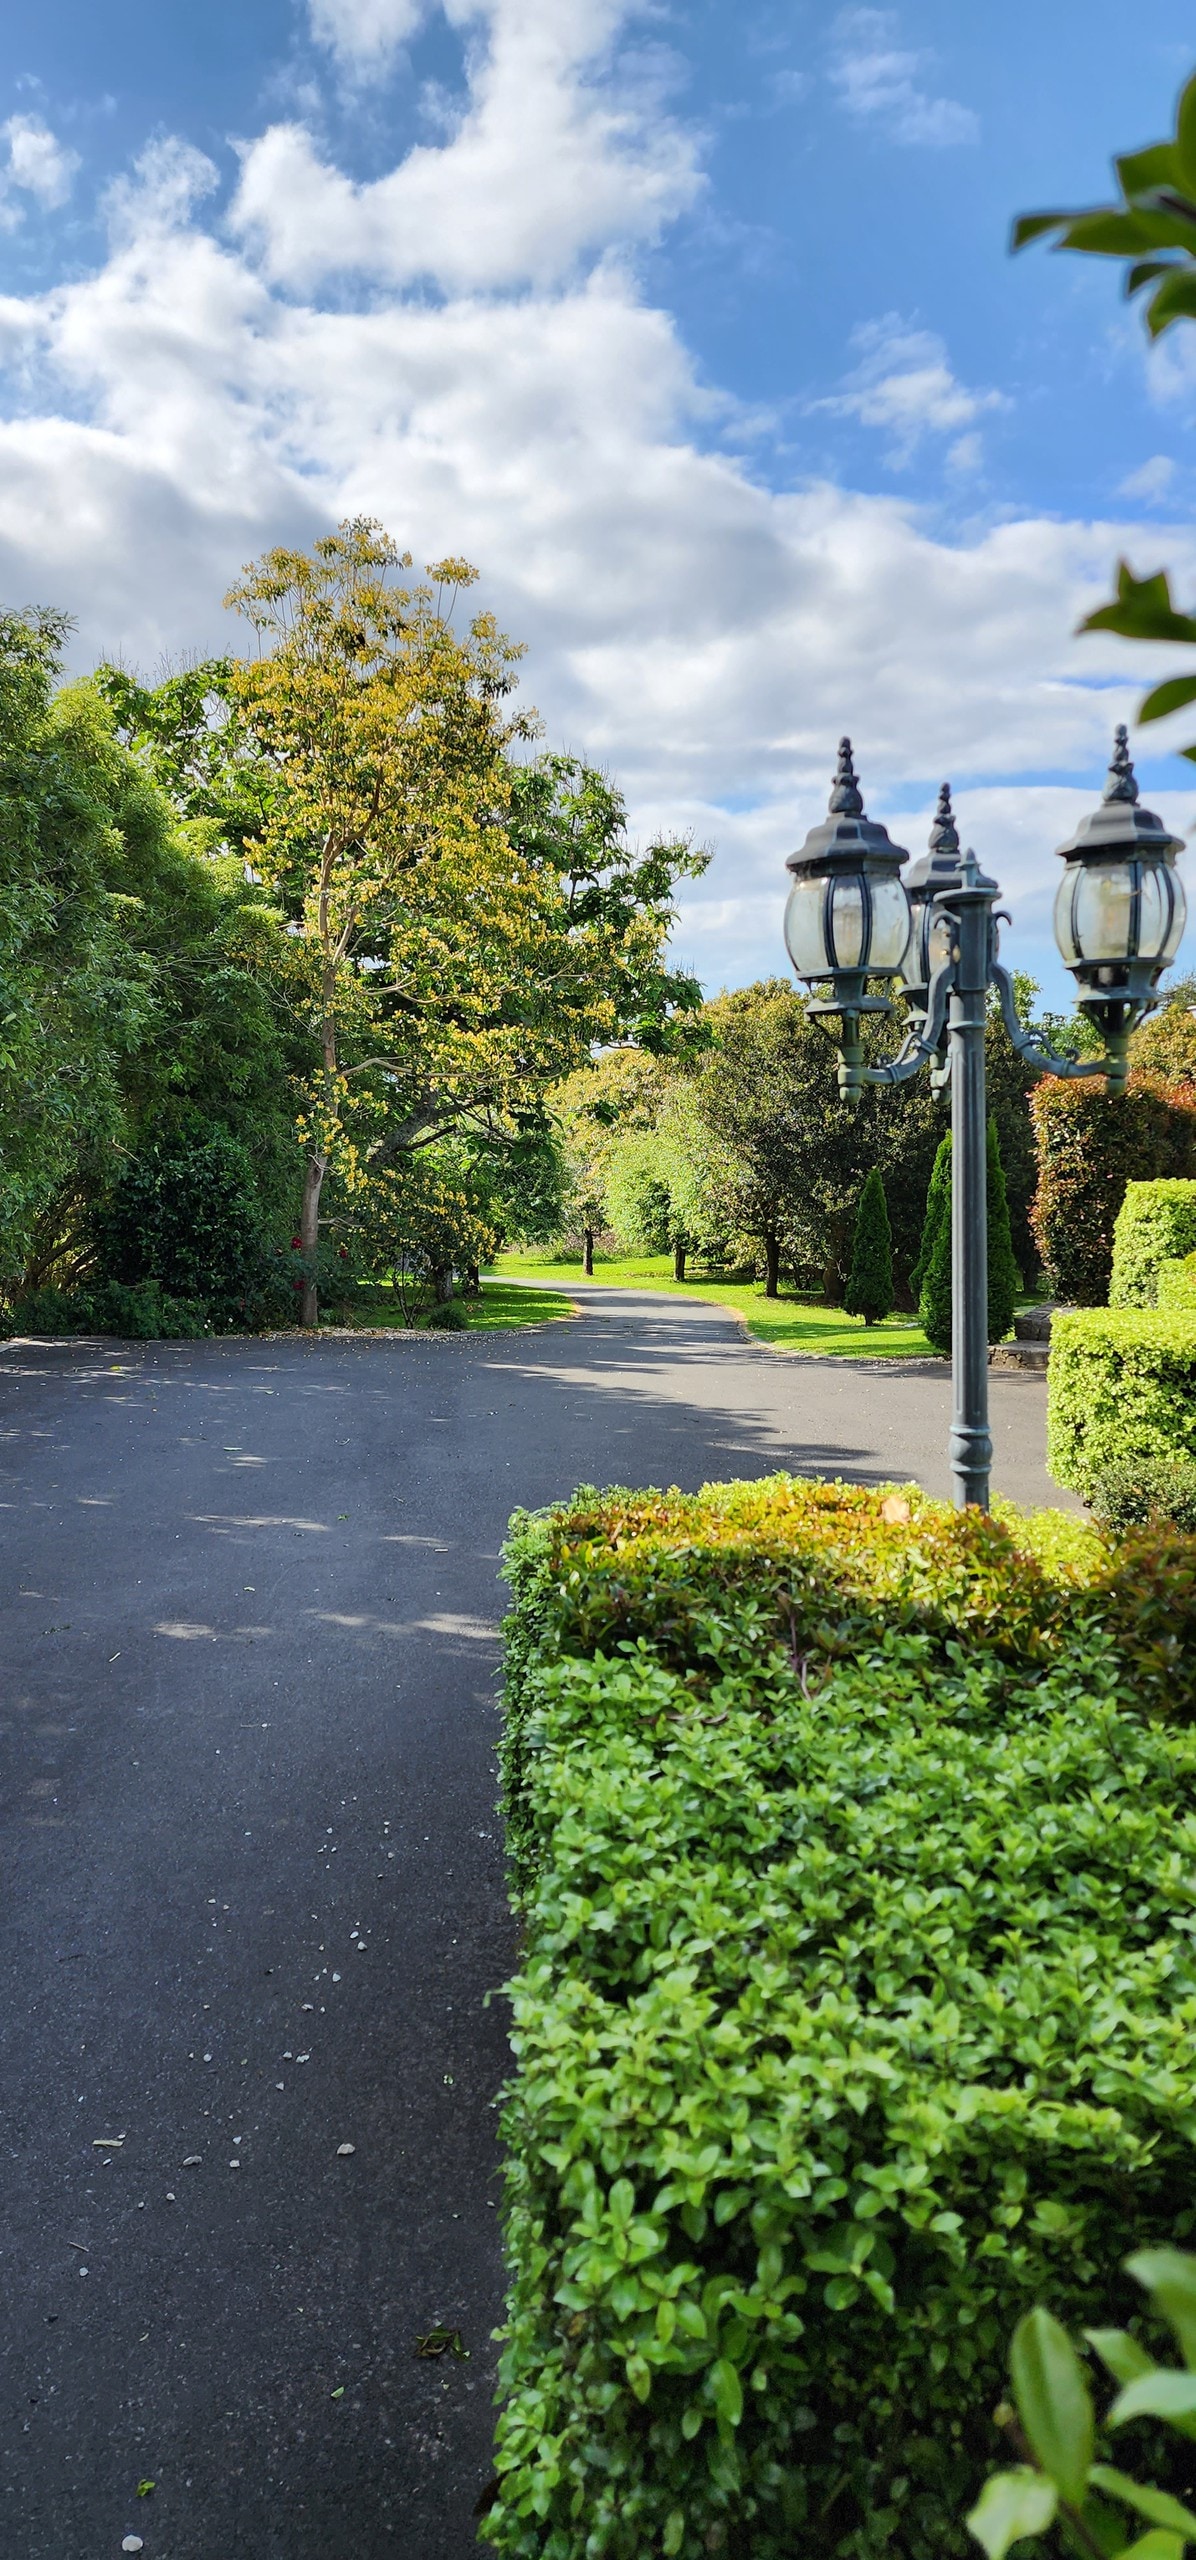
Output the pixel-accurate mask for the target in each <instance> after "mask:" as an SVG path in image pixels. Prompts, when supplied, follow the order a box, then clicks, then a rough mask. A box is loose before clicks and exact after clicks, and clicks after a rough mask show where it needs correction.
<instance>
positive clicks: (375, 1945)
mask: <svg viewBox="0 0 1196 2560" xmlns="http://www.w3.org/2000/svg"><path fill="white" fill-rule="evenodd" d="M586 1296H587V1303H586V1309H585V1313H584V1314H583V1315H582V1316H581V1317H580V1318H579V1319H577V1320H576V1321H575V1322H574V1323H572V1324H570V1325H568V1326H566V1325H555V1326H552V1327H547V1328H545V1329H543V1330H538V1331H536V1332H531V1333H524V1334H511V1335H507V1336H503V1335H494V1334H491V1335H484V1336H483V1335H475V1336H473V1337H472V1338H462V1337H452V1336H449V1337H443V1336H442V1337H440V1338H436V1337H419V1338H415V1339H411V1340H398V1341H393V1340H392V1341H384V1342H378V1341H345V1342H338V1341H318V1342H316V1343H312V1344H309V1343H305V1342H301V1341H292V1340H288V1341H278V1342H260V1343H259V1342H243V1341H238V1342H214V1343H202V1344H193V1343H177V1344H147V1345H133V1346H128V1347H125V1348H120V1347H114V1346H111V1345H76V1344H71V1345H62V1346H55V1345H40V1346H27V1345H9V1346H6V1347H5V1349H4V1350H3V1352H2V1353H0V1433H2V1434H3V1437H2V1439H0V1462H2V1464H3V1471H4V1478H5V1481H4V1482H3V1483H2V1484H0V1502H2V1503H3V1505H4V1508H3V1509H0V1536H2V1539H3V1553H4V1567H3V1572H4V1589H3V1597H4V1612H5V1628H6V1632H5V1636H4V1642H3V1651H2V1653H0V1666H2V1668H0V1680H2V1683H3V1715H2V1718H0V1726H2V1729H3V1734H4V1759H5V1765H6V1768H7V1773H8V1786H7V1802H6V1808H5V1815H4V1822H5V1829H4V1837H3V1844H2V1855H3V1876H4V1895H3V1910H2V1918H0V2111H2V2117H0V2121H2V2126H3V2133H2V2140H3V2158H4V2211H3V2216H2V2217H0V2228H2V2229H3V2233H4V2243H3V2245H4V2253H5V2260H6V2263H5V2267H4V2274H3V2300H4V2304H5V2318H4V2324H3V2330H4V2335H3V2355H2V2358H0V2392H2V2398H0V2410H2V2416H3V2438H4V2450H3V2457H2V2460H3V2469H2V2471H0V2551H2V2552H3V2553H4V2555H5V2560H108V2555H109V2554H112V2555H116V2554H117V2553H118V2552H119V2551H120V2547H121V2541H122V2537H123V2536H124V2535H126V2534H128V2533H130V2532H136V2533H139V2534H140V2535H141V2536H142V2537H143V2540H144V2547H145V2553H146V2560H376V2555H377V2560H381V2555H396V2560H466V2555H467V2554H468V2553H470V2552H471V2551H472V2550H473V2548H474V2543H473V2531H474V2529H473V2524H472V2520H471V2516H472V2508H473V2504H474V2501H475V2499H476V2497H477V2495H478V2492H479V2490H480V2489H481V2487H482V2486H483V2484H484V2482H485V2480H486V2478H487V2476H488V2473H489V2467H490V2466H489V2442H490V2425H491V2409H490V2395H491V2388H492V2376H493V2350H492V2348H491V2346H490V2343H489V2333H490V2331H491V2329H492V2328H493V2326H494V2323H495V2320H496V2319H497V2317H498V2314H499V2307H500V2301H501V2266H500V2256H499V2246H498V2235H497V2229H496V2223H497V2215H496V2211H495V2199H496V2196H497V2193H498V2187H497V2179H496V2175H495V2171H496V2149H495V2122H494V2115H493V2112H492V2106H491V2101H492V2098H493V2094H494V2091H495V2089H496V2088H497V2086H498V2084H499V2081H500V2080H501V2077H502V2074H503V2071H504V2067H505V2047H504V2036H503V2019H502V2010H501V2005H498V2004H496V2005H495V2006H494V2007H492V2008H490V2009H486V2008H484V2007H483V2005H482V2003H483V1997H484V1994H485V1993H486V1991H487V1990H489V1989H490V1988H491V1987H492V1986H494V1985H496V1984H498V1983H501V1981H502V1980H503V1978H504V1975H505V1973H506V1972H507V1971H508V1969H509V1967H510V1965H511V1963H512V1961H513V1957H514V1937H513V1931H512V1926H511V1923H510V1921H509V1919H508V1916H507V1913H506V1907H505V1903H504V1899H503V1891H502V1861H501V1844H500V1839H499V1832H498V1825H497V1822H496V1819H495V1813H494V1777H493V1766H492V1756H491V1754H492V1743H493V1737H494V1729H495V1717H494V1704H493V1674H494V1667H495V1659H496V1645H495V1625H496V1619H497V1614H498V1607H499V1594H498V1592H497V1590H496V1580H495V1578H496V1573H497V1565H498V1546H499V1541H500V1538H501V1535H502V1530H503V1524H504V1522H505V1520H506V1517H507V1514H508V1512H509V1511H510V1509H511V1507H512V1505H513V1504H514V1503H516V1502H525V1503H530V1504H534V1503H540V1502H544V1501H546V1500H548V1499H550V1498H551V1497H553V1496H554V1495H558V1494H561V1493H564V1492H566V1491H568V1490H569V1488H570V1487H572V1486H573V1485H574V1484H576V1483H578V1482H579V1481H586V1480H588V1481H591V1482H598V1483H603V1482H611V1481H619V1480H622V1481H624V1482H630V1483H640V1484H649V1483H661V1482H664V1483H668V1482H676V1483H679V1484H682V1485H686V1486H694V1485H697V1484H699V1483H700V1482H701V1481H702V1480H703V1479H704V1478H705V1477H708V1476H712V1475H713V1476H726V1475H733V1474H749V1475H753V1474H761V1473H764V1472H767V1471H768V1470H770V1469H772V1468H774V1467H776V1466H777V1465H779V1464H787V1465H793V1466H796V1467H798V1468H805V1469H811V1470H815V1471H819V1472H825V1473H834V1472H836V1471H841V1472H842V1473H844V1474H846V1475H851V1476H856V1477H860V1478H862V1479H864V1480H867V1481H873V1480H876V1479H878V1478H880V1477H883V1476H886V1475H893V1474H897V1475H905V1474H916V1475H919V1476H921V1477H922V1478H923V1480H924V1481H925V1482H926V1483H928V1484H929V1485H931V1486H933V1487H934V1488H935V1489H936V1490H937V1489H943V1488H944V1486H945V1475H944V1466H943V1458H942V1445H943V1442H944V1439H945V1431H946V1397H947V1389H946V1385H945V1381H944V1380H943V1379H942V1378H941V1377H940V1376H937V1375H936V1376H934V1377H927V1376H926V1375H918V1376H915V1375H912V1374H910V1373H908V1372H906V1373H901V1372H896V1373H894V1372H893V1371H891V1370H890V1371H884V1372H876V1371H873V1372H861V1371H859V1370H855V1369H848V1368H840V1367H833V1366H829V1365H826V1364H822V1363H814V1362H797V1361H784V1360H780V1359H777V1358H776V1357H775V1356H774V1355H772V1354H770V1353H768V1352H766V1351H764V1350H762V1349H759V1348H757V1347H755V1346H753V1345H751V1344H748V1343H745V1341H744V1338H743V1336H742V1334H741V1332H740V1329H739V1327H738V1326H737V1325H736V1323H735V1322H734V1320H733V1318H730V1317H728V1316H725V1315H722V1314H720V1313H718V1312H717V1311H714V1310H711V1309H709V1308H707V1307H704V1306H702V1305H700V1304H696V1303H694V1302H692V1301H688V1300H682V1299H663V1298H651V1297H647V1296H645V1297H643V1298H638V1299H633V1298H631V1297H629V1296H628V1295H627V1294H626V1293H625V1292H615V1291H612V1290H603V1289H602V1288H601V1287H596V1288H595V1289H594V1290H593V1291H592V1292H587V1293H586ZM994 1402H995V1405H996V1411H997V1423H998V1438H999V1445H1000V1451H1001V1466H1000V1481H1001V1482H1002V1483H1003V1485H1004V1486H1005V1487H1006V1489H1008V1490H1010V1491H1012V1492H1015V1493H1018V1494H1021V1495H1023V1496H1026V1497H1029V1498H1042V1499H1049V1498H1050V1492H1049V1487H1048V1486H1047V1483H1046V1479H1045V1477H1044V1476H1043V1473H1042V1466H1041V1445H1042V1430H1043V1402H1044V1399H1043V1390H1042V1386H1041V1382H1040V1381H1038V1380H1036V1379H1033V1378H1021V1377H1016V1376H1014V1377H1008V1378H1001V1379H999V1380H994ZM344 2143H351V2144H352V2145H353V2146H354V2147H353V2151H352V2153H351V2154H345V2155H344V2156H341V2153H340V2146H341V2145H342V2144H344ZM101 2145H108V2146H110V2147H107V2148H105V2147H100V2146H101ZM188 2163H190V2164H192V2165H187V2164H188ZM234 2163H235V2164H236V2165H235V2166H234V2165H233V2164H234ZM437 2324H441V2325H445V2326H447V2327H449V2328H453V2329H456V2328H460V2330H461V2332H462V2335H463V2338H464V2342H465V2344H466V2345H467V2346H468V2349H469V2357H468V2361H460V2362H458V2361H456V2360H454V2359H453V2358H451V2357H448V2358H445V2359H444V2360H443V2361H442V2362H433V2361H428V2360H421V2359H419V2358H418V2357H417V2356H416V2354H415V2340H416V2337H417V2335H420V2334H426V2333H427V2331H428V2330H430V2329H431V2328H432V2327H433V2326H434V2325H437ZM143 2479H152V2480H154V2481H155V2482H156V2483H157V2486H156V2488H155V2489H154V2491H153V2494H152V2495H151V2496H149V2497H147V2498H144V2499H140V2500H139V2499H138V2497H137V2495H136V2491H137V2484H138V2482H139V2481H140V2480H143Z"/></svg>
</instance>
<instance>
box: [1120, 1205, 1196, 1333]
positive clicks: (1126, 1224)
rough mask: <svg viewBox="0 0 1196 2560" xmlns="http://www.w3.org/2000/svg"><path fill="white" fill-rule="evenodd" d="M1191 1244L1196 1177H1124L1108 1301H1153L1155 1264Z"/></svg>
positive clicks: (1194, 1242)
mask: <svg viewBox="0 0 1196 2560" xmlns="http://www.w3.org/2000/svg"><path fill="white" fill-rule="evenodd" d="M1194 1247H1196V1182H1127V1184H1126V1186H1125V1198H1124V1200H1123V1201H1122V1203H1121V1207H1120V1209H1119V1210H1118V1212H1117V1219H1116V1223H1115V1225H1114V1228H1113V1275H1112V1278H1111V1280H1110V1282H1109V1304H1110V1306H1111V1307H1153V1306H1154V1305H1155V1303H1156V1299H1157V1292H1158V1281H1159V1265H1160V1263H1163V1262H1167V1261H1170V1260H1172V1259H1173V1258H1175V1257H1177V1256H1179V1255H1180V1254H1187V1253H1191V1252H1192V1250H1193V1248H1194Z"/></svg>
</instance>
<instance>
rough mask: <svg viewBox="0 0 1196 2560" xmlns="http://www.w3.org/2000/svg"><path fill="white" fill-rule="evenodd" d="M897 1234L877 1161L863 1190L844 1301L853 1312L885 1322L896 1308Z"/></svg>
mask: <svg viewBox="0 0 1196 2560" xmlns="http://www.w3.org/2000/svg"><path fill="white" fill-rule="evenodd" d="M893 1303H894V1299H893V1237H892V1231H891V1229H890V1226H889V1212H888V1206H887V1203H886V1201H885V1186H884V1183H883V1182H882V1180H881V1177H880V1170H879V1167H878V1166H876V1165H873V1167H872V1170H871V1172H870V1173H869V1174H868V1176H867V1178H866V1180H865V1183H864V1188H863V1190H862V1191H861V1193H860V1205H859V1208H858V1209H857V1211H856V1218H855V1234H854V1236H853V1238H852V1245H851V1269H850V1272H849V1273H848V1278H847V1289H846V1293H845V1295H844V1299H843V1304H844V1307H845V1308H846V1311H847V1313H848V1315H849V1316H862V1317H863V1319H864V1322H865V1324H882V1323H883V1321H884V1319H885V1317H886V1316H891V1315H892V1312H893Z"/></svg>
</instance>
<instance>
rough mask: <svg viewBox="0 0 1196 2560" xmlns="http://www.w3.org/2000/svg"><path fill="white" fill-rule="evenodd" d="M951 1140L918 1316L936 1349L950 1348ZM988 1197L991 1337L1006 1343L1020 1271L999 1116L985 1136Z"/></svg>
mask: <svg viewBox="0 0 1196 2560" xmlns="http://www.w3.org/2000/svg"><path fill="white" fill-rule="evenodd" d="M951 1152H952V1150H951V1138H950V1133H948V1135H947V1136H946V1137H945V1138H944V1140H943V1143H942V1146H941V1147H940V1149H939V1153H938V1157H937V1158H936V1161H935V1168H934V1174H933V1176H932V1178H931V1186H930V1193H929V1194H928V1197H927V1202H926V1224H925V1227H924V1229H923V1246H922V1253H921V1255H920V1256H919V1262H920V1264H921V1272H920V1289H919V1299H918V1318H919V1322H920V1324H921V1327H922V1331H923V1333H924V1334H925V1336H926V1339H927V1341H928V1342H930V1343H932V1344H933V1346H934V1349H935V1350H936V1351H939V1352H941V1353H942V1354H943V1356H944V1358H946V1357H948V1356H949V1354H950V1350H951ZM986 1170H987V1184H986V1191H987V1201H988V1339H989V1341H990V1342H1003V1341H1004V1339H1005V1336H1006V1334H1007V1333H1008V1331H1009V1328H1010V1325H1011V1324H1012V1322H1013V1312H1014V1308H1015V1307H1016V1305H1017V1301H1018V1294H1019V1291H1020V1288H1021V1275H1020V1273H1019V1271H1018V1267H1017V1264H1016V1262H1015V1261H1014V1258H1013V1246H1012V1242H1011V1240H1010V1233H1009V1204H1008V1201H1007V1199H1006V1195H1005V1175H1004V1169H1003V1167H1002V1164H1001V1144H1000V1139H999V1137H998V1134H997V1124H996V1121H995V1119H993V1118H991V1117H990V1119H989V1123H988V1129H987V1134H986Z"/></svg>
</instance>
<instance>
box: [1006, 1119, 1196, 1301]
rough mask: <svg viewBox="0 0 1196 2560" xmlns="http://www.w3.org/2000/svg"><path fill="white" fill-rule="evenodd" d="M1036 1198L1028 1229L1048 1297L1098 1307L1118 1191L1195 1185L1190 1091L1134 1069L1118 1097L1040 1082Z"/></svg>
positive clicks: (1105, 1285)
mask: <svg viewBox="0 0 1196 2560" xmlns="http://www.w3.org/2000/svg"><path fill="white" fill-rule="evenodd" d="M1030 1112H1031V1117H1032V1119H1033V1122H1034V1136H1035V1142H1036V1145H1037V1148H1038V1189H1037V1191H1036V1193H1035V1195H1034V1205H1033V1208H1032V1209H1031V1212H1030V1224H1031V1226H1032V1227H1033V1230H1034V1236H1035V1241H1036V1243H1037V1245H1038V1250H1039V1252H1040V1253H1041V1255H1042V1259H1043V1263H1044V1265H1045V1268H1046V1271H1047V1275H1048V1278H1049V1280H1050V1285H1051V1293H1052V1295H1053V1296H1054V1297H1056V1298H1062V1299H1063V1300H1065V1301H1066V1302H1067V1303H1069V1304H1071V1305H1073V1306H1081V1307H1097V1306H1103V1305H1104V1303H1105V1301H1106V1299H1107V1297H1108V1294H1109V1281H1110V1274H1111V1270H1112V1261H1113V1227H1114V1222H1115V1220H1116V1217H1117V1212H1118V1210H1119V1209H1120V1207H1121V1203H1122V1200H1123V1198H1124V1196H1125V1188H1126V1184H1127V1182H1129V1181H1131V1180H1133V1179H1135V1178H1137V1179H1141V1178H1143V1177H1147V1176H1149V1177H1151V1178H1159V1177H1168V1176H1179V1177H1192V1176H1196V1085H1192V1084H1169V1083H1168V1082H1167V1080H1166V1079H1165V1077H1163V1076H1160V1075H1153V1074H1147V1073H1143V1072H1142V1071H1141V1070H1137V1071H1136V1072H1135V1073H1134V1074H1132V1075H1131V1077H1130V1080H1129V1085H1128V1088H1127V1090H1126V1092H1125V1093H1124V1094H1110V1093H1109V1091H1108V1089H1107V1087H1106V1086H1105V1085H1103V1084H1099V1085H1098V1084H1096V1083H1095V1082H1093V1083H1082V1084H1080V1083H1077V1084H1069V1083H1061V1082H1058V1081H1057V1080H1056V1079H1055V1078H1053V1077H1051V1076H1044V1077H1043V1078H1042V1079H1041V1081H1040V1082H1039V1084H1038V1085H1037V1086H1036V1087H1035V1089H1034V1092H1033V1094H1032V1095H1031V1099H1030Z"/></svg>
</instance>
